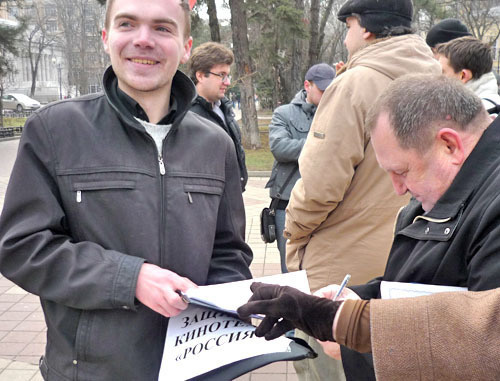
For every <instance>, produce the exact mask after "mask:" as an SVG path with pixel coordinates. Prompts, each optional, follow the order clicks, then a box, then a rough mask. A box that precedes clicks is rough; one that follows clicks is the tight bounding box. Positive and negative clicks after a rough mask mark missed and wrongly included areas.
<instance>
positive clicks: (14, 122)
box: [3, 116, 28, 127]
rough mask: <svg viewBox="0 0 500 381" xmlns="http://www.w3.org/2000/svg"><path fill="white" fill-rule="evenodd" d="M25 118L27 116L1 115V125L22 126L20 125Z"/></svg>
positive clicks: (22, 124)
mask: <svg viewBox="0 0 500 381" xmlns="http://www.w3.org/2000/svg"><path fill="white" fill-rule="evenodd" d="M26 119H28V118H26V117H24V118H13V117H8V116H4V117H3V126H4V127H22V126H24V123H25V122H26Z"/></svg>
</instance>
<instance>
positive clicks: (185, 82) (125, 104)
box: [103, 66, 196, 129]
mask: <svg viewBox="0 0 500 381" xmlns="http://www.w3.org/2000/svg"><path fill="white" fill-rule="evenodd" d="M103 88H104V93H105V95H106V98H107V99H108V102H109V104H110V105H111V107H113V109H114V110H115V111H116V112H117V113H118V114H119V115H120V117H121V119H122V120H124V121H125V122H127V123H128V124H129V125H132V126H135V127H137V126H140V124H139V122H137V121H136V120H135V118H134V117H135V116H137V115H136V114H137V113H138V112H140V110H139V109H138V108H137V106H138V104H137V102H136V101H135V100H134V99H132V98H130V97H128V96H126V94H124V93H123V92H121V95H118V91H119V90H118V79H117V78H116V74H115V72H114V71H113V67H112V66H109V67H108V68H107V69H106V71H105V72H104V76H103ZM124 95H125V96H126V98H125V97H124ZM195 97H196V88H195V86H194V84H193V82H192V81H191V80H190V79H189V78H188V77H187V76H186V75H185V74H184V73H182V72H181V71H179V70H177V72H176V73H175V75H174V77H173V79H172V89H171V93H170V104H171V106H175V107H174V109H175V110H173V111H174V113H173V114H172V113H171V112H169V114H168V115H166V116H165V118H163V119H162V123H163V122H164V121H165V119H168V123H169V124H170V123H172V127H175V126H177V125H178V124H179V123H180V122H181V121H182V119H183V118H184V116H185V115H186V113H187V112H188V110H189V109H190V107H191V103H192V102H193V100H194V99H195ZM125 99H127V100H126V101H125ZM134 105H135V106H134ZM139 107H140V106H139ZM138 110H139V111H138ZM139 117H140V116H139ZM140 118H141V119H143V118H142V117H140ZM140 128H141V129H142V126H140Z"/></svg>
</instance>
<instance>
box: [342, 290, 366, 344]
mask: <svg viewBox="0 0 500 381" xmlns="http://www.w3.org/2000/svg"><path fill="white" fill-rule="evenodd" d="M335 341H337V343H339V344H340V345H345V346H347V347H348V348H351V349H354V350H355V351H358V352H361V353H367V352H371V340H370V302H369V301H368V300H350V299H348V300H346V301H345V302H344V306H343V308H342V311H340V315H339V320H338V322H337V329H336V331H335Z"/></svg>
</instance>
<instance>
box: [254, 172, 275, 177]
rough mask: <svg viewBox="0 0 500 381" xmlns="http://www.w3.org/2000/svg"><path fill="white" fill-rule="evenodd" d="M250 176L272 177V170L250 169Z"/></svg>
mask: <svg viewBox="0 0 500 381" xmlns="http://www.w3.org/2000/svg"><path fill="white" fill-rule="evenodd" d="M248 177H271V171H248Z"/></svg>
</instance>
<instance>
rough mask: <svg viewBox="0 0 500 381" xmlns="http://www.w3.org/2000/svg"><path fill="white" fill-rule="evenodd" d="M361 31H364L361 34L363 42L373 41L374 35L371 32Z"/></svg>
mask: <svg viewBox="0 0 500 381" xmlns="http://www.w3.org/2000/svg"><path fill="white" fill-rule="evenodd" d="M363 29H365V31H364V32H363V38H364V39H365V41H372V40H375V35H374V34H373V33H372V32H368V31H367V30H366V28H363Z"/></svg>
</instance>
